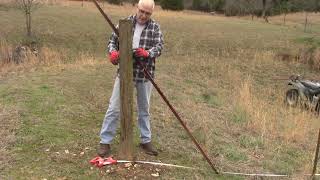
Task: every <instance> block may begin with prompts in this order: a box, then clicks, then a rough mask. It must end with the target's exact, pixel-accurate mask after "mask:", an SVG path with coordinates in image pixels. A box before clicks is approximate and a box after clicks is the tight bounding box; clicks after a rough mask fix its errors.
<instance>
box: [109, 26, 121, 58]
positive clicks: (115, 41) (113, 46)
mask: <svg viewBox="0 0 320 180" xmlns="http://www.w3.org/2000/svg"><path fill="white" fill-rule="evenodd" d="M118 27H119V26H118V25H117V27H116V28H117V29H118ZM107 47H108V48H107V50H108V52H107V53H108V54H110V53H111V52H112V51H119V38H118V36H117V34H116V33H114V32H113V33H112V34H111V37H110V39H109V42H108V46H107Z"/></svg>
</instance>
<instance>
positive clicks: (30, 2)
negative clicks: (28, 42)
mask: <svg viewBox="0 0 320 180" xmlns="http://www.w3.org/2000/svg"><path fill="white" fill-rule="evenodd" d="M16 3H17V5H18V7H19V8H20V9H21V10H22V11H23V12H24V14H25V18H26V30H27V36H28V37H31V36H32V31H31V17H32V16H31V14H32V12H33V10H35V8H36V7H38V5H39V3H40V2H39V0H16Z"/></svg>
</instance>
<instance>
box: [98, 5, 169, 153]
mask: <svg viewBox="0 0 320 180" xmlns="http://www.w3.org/2000/svg"><path fill="white" fill-rule="evenodd" d="M153 10H154V1H153V0H140V1H139V3H138V5H137V12H136V14H135V15H132V16H129V17H128V19H129V20H132V22H133V31H134V34H133V41H132V42H133V43H132V48H133V49H135V53H134V56H135V59H136V61H138V60H143V61H144V62H145V65H146V67H147V69H148V71H149V73H150V74H151V76H152V77H154V71H155V59H156V58H157V57H159V56H160V55H161V51H162V48H163V37H162V33H161V30H160V26H159V24H158V23H156V22H155V21H154V20H153V19H151V15H152V13H153ZM108 54H109V59H110V62H111V63H112V64H114V65H117V64H118V61H119V42H118V37H117V35H116V34H115V33H112V35H111V38H110V40H109V43H108ZM117 74H118V75H117V77H116V79H115V84H114V87H113V92H112V95H111V98H110V102H109V107H108V110H107V112H106V115H105V117H104V120H103V124H102V128H101V132H100V138H101V141H100V147H99V149H98V155H99V156H101V157H107V156H110V155H111V147H110V144H111V142H112V139H113V137H114V135H115V133H116V129H117V127H118V124H119V112H120V80H119V69H118V73H117ZM133 79H134V84H135V87H136V91H137V107H138V126H139V129H140V139H141V143H140V147H141V148H142V149H143V150H144V151H145V153H147V154H149V155H154V156H156V155H158V152H157V151H156V150H155V149H154V148H153V146H152V144H151V127H150V113H149V107H150V97H151V90H152V84H151V82H150V81H149V80H148V79H147V78H146V77H145V74H144V73H143V70H142V67H140V66H139V65H138V64H137V63H136V62H135V61H134V63H133Z"/></svg>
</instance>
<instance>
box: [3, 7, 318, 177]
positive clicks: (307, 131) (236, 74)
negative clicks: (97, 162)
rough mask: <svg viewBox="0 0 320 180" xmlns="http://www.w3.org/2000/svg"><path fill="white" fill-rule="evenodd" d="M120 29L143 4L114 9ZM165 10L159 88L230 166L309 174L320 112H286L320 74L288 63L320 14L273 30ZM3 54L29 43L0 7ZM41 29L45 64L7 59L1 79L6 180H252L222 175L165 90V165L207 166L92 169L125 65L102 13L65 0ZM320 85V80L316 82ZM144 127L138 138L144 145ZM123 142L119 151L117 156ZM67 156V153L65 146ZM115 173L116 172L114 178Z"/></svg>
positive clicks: (155, 99) (38, 23)
mask: <svg viewBox="0 0 320 180" xmlns="http://www.w3.org/2000/svg"><path fill="white" fill-rule="evenodd" d="M104 9H105V11H106V12H108V13H109V15H110V17H111V18H112V20H113V22H117V21H118V20H119V19H120V18H121V17H125V16H128V15H129V14H131V13H134V12H135V9H134V7H131V6H130V5H125V6H122V7H117V6H111V5H108V4H105V6H104ZM157 10H158V11H157V12H155V14H154V16H153V18H154V19H156V20H157V21H158V22H159V23H160V24H161V29H162V31H163V34H164V37H165V50H164V52H163V55H162V56H161V57H160V58H159V59H158V61H157V72H156V82H157V83H158V85H159V86H160V87H161V89H163V91H164V93H165V94H166V95H167V96H168V98H169V99H170V101H171V102H172V104H173V105H174V106H176V108H177V110H178V112H179V114H181V116H182V117H183V119H184V120H185V121H186V122H187V124H188V126H189V127H190V129H192V131H193V134H194V135H195V136H196V137H197V139H198V140H199V141H200V142H201V143H202V145H203V146H204V147H205V148H206V150H207V152H208V154H209V155H210V157H211V158H212V160H213V161H214V162H215V163H216V166H217V167H219V169H220V170H222V171H234V172H257V173H258V172H271V173H281V174H290V175H293V177H294V178H297V179H301V178H302V175H303V174H308V173H310V172H311V169H312V168H311V164H312V159H313V154H314V150H315V146H316V141H317V130H318V128H319V117H317V116H315V115H314V114H313V113H312V112H309V111H305V110H299V109H298V108H292V109H288V108H287V107H286V106H285V105H284V103H283V100H284V94H285V91H286V88H287V86H286V81H285V80H275V78H279V77H281V78H287V77H289V75H292V74H302V75H305V76H308V77H312V78H317V77H319V76H318V73H319V72H318V71H316V70H312V69H311V68H310V67H309V66H308V65H306V64H303V63H300V62H287V61H281V60H280V59H279V58H277V57H278V54H279V53H284V52H285V53H288V54H295V53H296V52H298V51H299V49H301V48H306V47H308V46H309V45H308V44H306V43H307V42H306V41H305V40H306V39H310V38H313V39H314V40H315V41H317V40H318V39H317V38H318V37H319V32H320V29H319V27H320V26H319V21H318V19H319V18H320V17H319V16H320V15H319V14H313V15H312V16H311V19H310V21H311V22H312V23H313V24H314V25H312V28H311V30H310V31H308V32H307V33H304V32H303V25H302V24H303V22H301V23H299V22H300V21H298V19H299V17H300V15H299V14H293V15H289V17H288V25H286V26H284V25H281V17H274V19H272V18H271V19H270V21H271V23H270V24H266V23H264V22H263V21H260V20H254V21H251V19H250V18H226V17H223V16H211V15H208V14H203V13H195V12H191V11H183V12H171V11H161V10H160V9H157ZM0 17H1V18H0V27H1V28H0V37H1V38H0V40H1V47H0V49H2V51H0V53H5V52H7V51H5V49H11V48H13V47H15V46H16V45H18V44H20V43H21V42H23V41H25V38H24V16H23V14H22V13H21V12H20V11H18V10H17V9H16V8H15V7H14V6H12V5H8V4H0ZM33 28H34V29H33V30H34V34H35V35H36V38H37V41H38V42H39V46H40V47H41V51H40V53H41V54H42V55H43V57H44V58H43V59H44V61H41V62H39V61H37V58H30V59H31V60H30V62H28V63H25V64H21V65H19V66H16V65H13V64H2V65H1V69H0V71H1V73H0V82H1V86H0V121H1V131H0V137H1V141H0V162H1V163H0V177H1V176H3V177H4V178H5V179H7V178H13V179H19V178H22V179H24V178H31V179H43V178H46V179H51V178H53V179H88V178H90V179H93V178H95V179H97V178H105V179H108V178H119V179H121V178H132V179H134V177H136V178H140V179H141V178H146V179H148V178H152V176H151V174H152V173H155V172H157V171H159V173H160V177H161V178H163V179H182V178H185V179H212V178H213V177H214V178H217V179H231V178H232V179H242V177H231V176H214V175H213V173H212V172H211V171H210V168H209V166H208V165H207V164H206V162H205V161H204V160H203V158H202V156H201V154H200V153H199V152H198V151H197V150H196V148H195V146H194V145H193V144H192V142H191V140H190V139H189V137H188V136H187V134H186V133H185V132H184V131H183V129H182V128H181V127H180V124H179V123H178V122H177V120H176V119H175V118H174V116H173V115H172V113H171V112H170V111H169V109H168V108H167V107H166V106H165V104H164V103H163V102H162V100H161V98H160V96H159V95H158V94H157V92H155V90H154V92H153V96H152V107H151V113H152V130H153V142H154V143H155V145H156V147H157V148H158V149H159V150H160V155H159V156H158V157H156V158H154V157H149V156H145V155H143V154H142V153H141V152H140V151H139V150H138V148H137V154H138V155H137V159H141V160H151V161H161V162H164V163H174V164H180V165H186V166H192V167H199V168H201V169H203V170H201V171H189V170H182V169H169V168H159V167H156V168H157V169H156V168H155V167H148V166H139V167H136V168H133V169H131V170H129V169H127V168H122V167H121V166H119V167H118V166H116V167H112V168H111V167H106V168H102V169H96V168H93V169H92V168H91V166H90V164H89V163H88V161H89V160H90V159H91V158H93V157H94V156H95V148H96V147H97V145H98V143H99V136H98V135H99V131H100V127H101V124H102V119H103V117H104V113H105V111H106V108H107V105H108V99H109V97H110V95H111V91H112V87H113V80H114V75H115V72H116V68H115V67H114V66H113V65H112V64H111V63H109V62H108V60H107V58H106V57H105V46H106V41H107V38H108V37H109V34H110V33H111V30H110V28H109V27H108V26H107V25H106V23H105V22H104V20H103V18H102V16H101V15H100V14H99V13H98V11H97V10H96V9H95V7H94V6H93V5H92V4H90V3H86V4H85V6H84V7H81V3H77V2H60V3H56V4H51V5H50V4H47V5H43V6H41V7H40V8H39V9H37V10H36V11H35V12H34V17H33ZM318 79H319V78H318ZM138 134H139V132H138V131H137V130H136V131H135V141H136V144H138V142H139V138H138ZM117 147H118V136H117V138H116V139H115V143H114V145H113V146H112V148H113V149H114V151H113V152H114V153H115V155H116V149H117ZM66 150H68V151H66ZM107 171H108V172H107Z"/></svg>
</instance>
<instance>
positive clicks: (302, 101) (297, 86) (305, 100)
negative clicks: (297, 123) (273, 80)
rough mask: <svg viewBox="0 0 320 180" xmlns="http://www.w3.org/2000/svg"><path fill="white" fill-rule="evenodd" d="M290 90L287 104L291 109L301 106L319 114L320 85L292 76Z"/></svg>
mask: <svg viewBox="0 0 320 180" xmlns="http://www.w3.org/2000/svg"><path fill="white" fill-rule="evenodd" d="M288 86H289V90H287V92H286V98H285V103H286V104H287V105H288V106H290V107H295V106H298V105H300V106H301V107H303V108H306V109H308V110H311V111H315V112H316V113H317V114H319V112H320V102H319V100H320V83H319V82H314V81H310V80H305V79H303V78H302V77H301V76H300V75H293V76H290V78H289V82H288Z"/></svg>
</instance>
